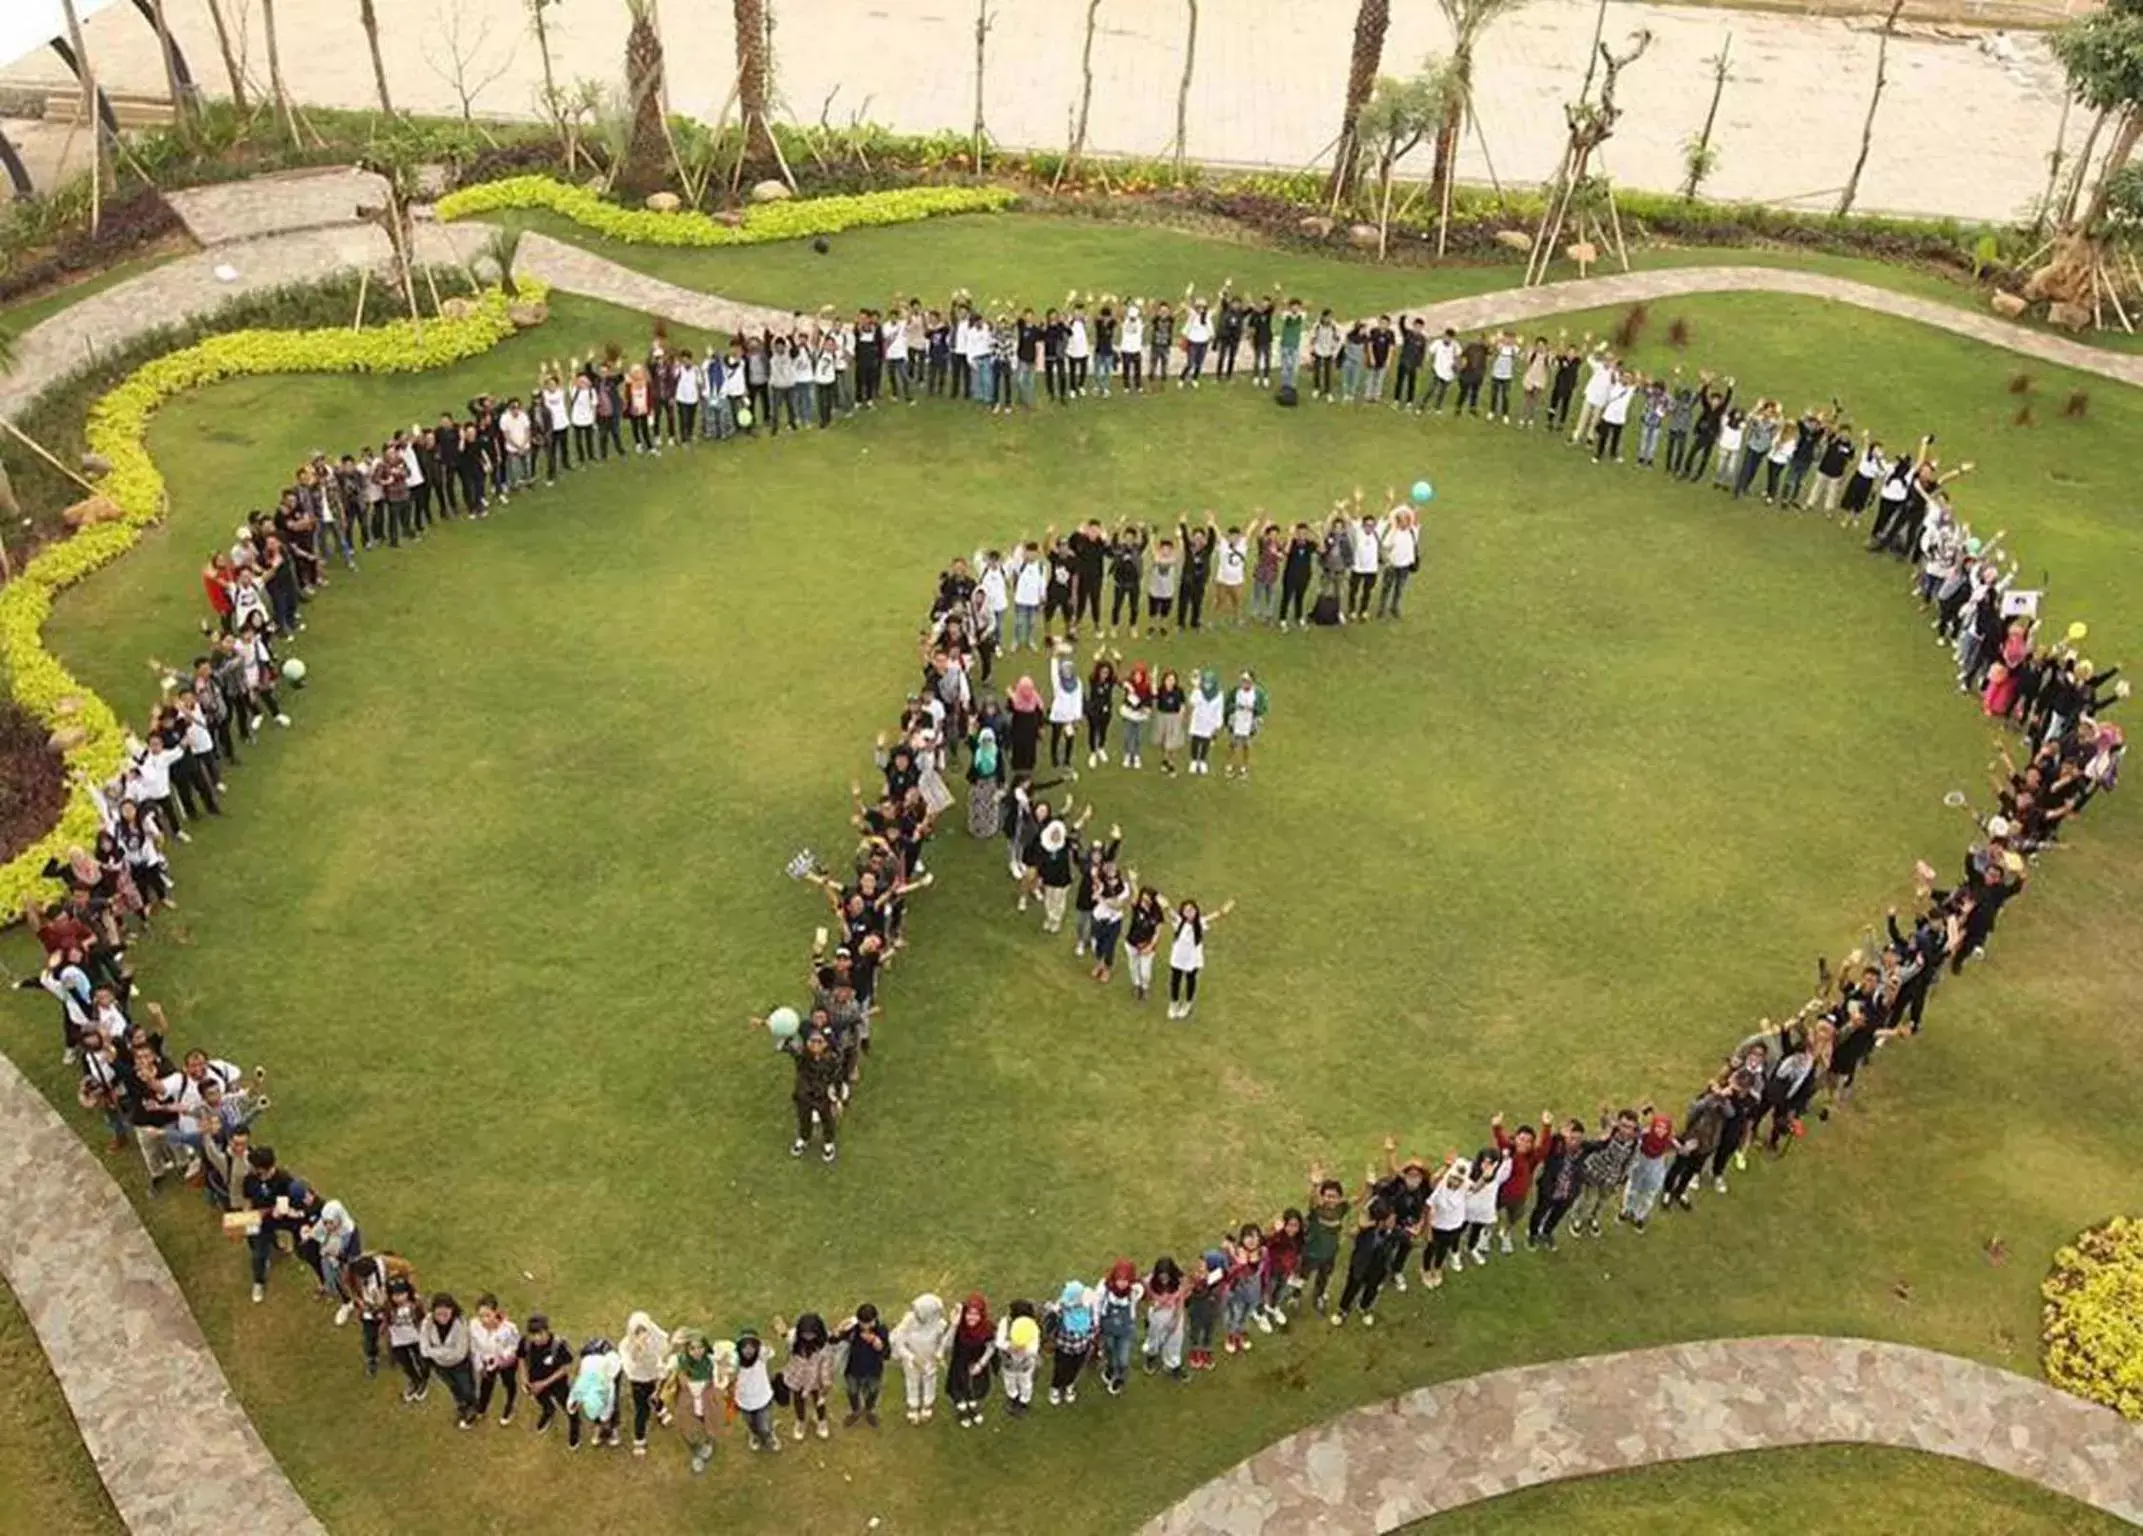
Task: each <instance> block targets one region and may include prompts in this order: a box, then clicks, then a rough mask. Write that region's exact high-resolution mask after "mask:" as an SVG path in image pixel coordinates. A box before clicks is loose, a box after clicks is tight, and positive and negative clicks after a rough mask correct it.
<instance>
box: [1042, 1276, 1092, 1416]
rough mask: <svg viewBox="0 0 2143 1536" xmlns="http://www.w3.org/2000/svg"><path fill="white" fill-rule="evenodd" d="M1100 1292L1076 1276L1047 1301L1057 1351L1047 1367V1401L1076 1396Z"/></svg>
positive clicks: (1088, 1354)
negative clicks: (1051, 1300)
mask: <svg viewBox="0 0 2143 1536" xmlns="http://www.w3.org/2000/svg"><path fill="white" fill-rule="evenodd" d="M1099 1299H1100V1298H1099V1293H1098V1292H1096V1291H1095V1290H1094V1289H1093V1288H1092V1287H1091V1286H1088V1285H1086V1284H1084V1283H1083V1282H1081V1281H1078V1280H1067V1281H1065V1282H1064V1289H1063V1290H1062V1291H1060V1292H1058V1293H1057V1299H1056V1300H1055V1301H1053V1302H1051V1303H1050V1304H1049V1321H1050V1325H1051V1327H1052V1329H1053V1330H1054V1332H1055V1336H1056V1353H1055V1356H1054V1358H1053V1360H1052V1362H1051V1364H1050V1369H1049V1405H1050V1406H1051V1407H1052V1408H1054V1407H1056V1406H1057V1405H1058V1404H1059V1403H1075V1402H1077V1401H1078V1400H1079V1373H1080V1372H1081V1371H1083V1370H1085V1369H1086V1362H1087V1360H1088V1359H1089V1358H1090V1357H1091V1356H1092V1355H1093V1353H1094V1329H1095V1325H1096V1314H1095V1306H1096V1303H1097V1302H1098V1301H1099Z"/></svg>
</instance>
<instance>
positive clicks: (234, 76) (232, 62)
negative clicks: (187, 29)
mask: <svg viewBox="0 0 2143 1536" xmlns="http://www.w3.org/2000/svg"><path fill="white" fill-rule="evenodd" d="M203 3H204V4H205V5H207V7H208V20H209V24H210V25H211V26H213V27H214V28H215V29H216V50H217V51H218V52H219V53H221V54H222V55H223V72H224V74H226V75H228V76H229V77H230V81H231V105H232V106H234V107H236V108H237V109H238V110H239V111H241V112H243V111H245V110H246V109H247V107H248V106H249V105H250V103H249V102H248V101H247V100H246V72H245V71H244V70H243V69H241V68H240V67H239V64H238V51H237V50H236V49H235V48H233V47H232V46H231V29H230V25H229V23H227V22H225V21H224V19H223V4H222V0H203Z"/></svg>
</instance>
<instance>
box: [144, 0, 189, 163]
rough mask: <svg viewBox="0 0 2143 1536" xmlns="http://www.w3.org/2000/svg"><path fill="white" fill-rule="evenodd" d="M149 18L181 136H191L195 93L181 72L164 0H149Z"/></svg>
mask: <svg viewBox="0 0 2143 1536" xmlns="http://www.w3.org/2000/svg"><path fill="white" fill-rule="evenodd" d="M149 20H150V22H151V23H152V24H153V25H154V26H155V28H156V49H157V52H159V53H161V54H162V55H163V57H164V88H165V89H166V90H168V91H170V92H171V112H172V116H173V118H174V119H175V120H176V121H177V123H178V128H179V134H180V136H181V137H191V135H192V131H193V129H192V125H193V114H194V107H195V105H196V103H195V101H194V93H193V92H192V91H190V90H188V89H187V87H186V81H185V79H184V78H183V77H181V75H180V74H179V45H178V43H177V42H176V41H175V40H174V39H173V38H172V36H171V23H170V21H169V20H167V19H166V18H165V16H164V0H149Z"/></svg>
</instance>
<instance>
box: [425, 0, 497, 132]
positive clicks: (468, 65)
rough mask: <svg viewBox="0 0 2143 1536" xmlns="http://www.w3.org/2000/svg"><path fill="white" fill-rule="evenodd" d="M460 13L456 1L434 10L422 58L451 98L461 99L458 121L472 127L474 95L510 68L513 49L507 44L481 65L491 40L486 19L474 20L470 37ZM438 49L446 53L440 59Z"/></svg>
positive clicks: (492, 84) (461, 10)
mask: <svg viewBox="0 0 2143 1536" xmlns="http://www.w3.org/2000/svg"><path fill="white" fill-rule="evenodd" d="M463 15H464V8H463V7H462V6H460V5H456V4H450V5H448V6H447V8H446V9H445V10H444V11H443V12H440V13H436V17H437V25H436V26H435V27H434V28H433V29H432V36H433V38H434V40H435V42H434V47H433V49H432V51H431V52H432V56H431V57H429V58H427V59H426V61H425V62H426V63H428V64H429V65H430V66H431V70H432V73H433V74H435V75H437V76H438V77H439V79H440V81H441V82H442V83H443V84H445V86H446V87H447V89H448V90H450V91H452V92H453V93H454V99H455V100H456V101H458V102H460V103H461V120H462V122H464V123H466V124H467V125H469V126H470V127H472V128H476V127H477V122H476V98H477V97H479V96H481V95H483V93H484V92H485V91H487V90H489V89H490V88H491V87H492V86H494V85H496V84H498V82H499V81H500V80H501V79H502V78H504V76H505V75H506V72H507V71H508V70H510V69H512V68H513V56H514V50H513V49H512V48H511V47H509V48H508V49H507V50H506V52H505V54H504V56H503V57H501V58H500V59H499V61H498V63H496V64H495V65H492V66H489V67H488V68H484V67H481V64H480V61H481V59H482V57H483V54H484V51H485V50H486V49H487V48H488V47H489V46H490V43H491V22H490V19H489V18H488V17H484V18H480V19H479V20H478V22H477V25H476V35H475V36H474V37H473V38H472V37H469V36H467V35H466V34H465V33H464V32H463V30H462V17H463ZM440 53H444V54H445V55H446V58H445V61H444V62H443V63H442V62H441V60H440V59H439V57H438V55H439V54H440ZM478 131H479V132H482V129H481V128H478ZM485 137H486V138H488V137H489V135H488V134H486V135H485Z"/></svg>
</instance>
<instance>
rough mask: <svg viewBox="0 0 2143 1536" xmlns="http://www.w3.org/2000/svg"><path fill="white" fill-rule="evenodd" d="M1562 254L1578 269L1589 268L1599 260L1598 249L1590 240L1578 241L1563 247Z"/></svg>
mask: <svg viewBox="0 0 2143 1536" xmlns="http://www.w3.org/2000/svg"><path fill="white" fill-rule="evenodd" d="M1563 254H1564V255H1565V256H1567V257H1569V258H1570V259H1571V260H1572V261H1574V262H1576V263H1577V264H1578V265H1579V266H1580V267H1589V266H1591V265H1592V264H1593V263H1594V262H1596V261H1598V260H1599V259H1600V248H1599V247H1598V246H1596V245H1594V244H1593V243H1592V242H1591V241H1590V240H1579V241H1576V242H1574V243H1572V244H1570V245H1566V246H1564V247H1563Z"/></svg>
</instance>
